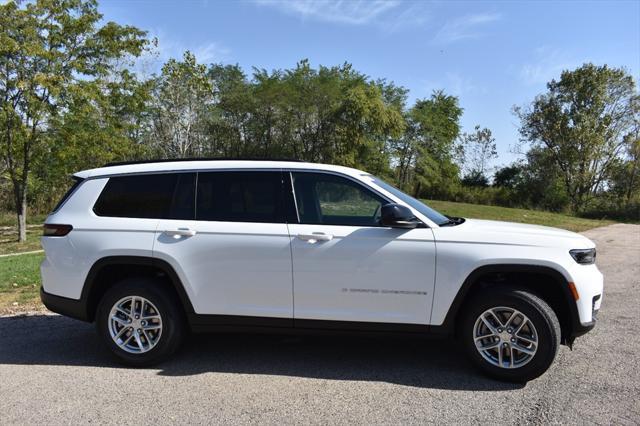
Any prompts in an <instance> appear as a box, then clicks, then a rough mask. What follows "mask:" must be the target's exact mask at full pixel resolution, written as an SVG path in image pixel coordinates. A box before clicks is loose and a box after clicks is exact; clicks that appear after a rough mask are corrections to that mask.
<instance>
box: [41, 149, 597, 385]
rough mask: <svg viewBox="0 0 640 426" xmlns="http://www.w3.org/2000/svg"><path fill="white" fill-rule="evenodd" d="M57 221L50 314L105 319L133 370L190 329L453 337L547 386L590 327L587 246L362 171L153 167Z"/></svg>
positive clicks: (104, 180)
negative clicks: (481, 216)
mask: <svg viewBox="0 0 640 426" xmlns="http://www.w3.org/2000/svg"><path fill="white" fill-rule="evenodd" d="M75 179H76V184H75V185H74V186H73V188H72V189H71V190H70V191H69V193H68V194H67V195H66V196H65V197H64V198H63V200H62V201H61V202H60V204H59V205H58V207H57V208H56V209H55V211H54V212H53V213H51V215H50V216H49V217H48V218H47V220H46V224H45V225H44V236H43V238H42V245H43V247H44V249H45V252H46V259H45V260H44V261H43V262H42V266H41V272H42V282H43V288H42V292H41V296H42V301H43V302H44V304H45V305H46V306H47V307H48V308H49V309H51V310H52V311H55V312H59V313H61V314H64V315H68V316H70V317H74V318H78V319H81V320H85V321H95V322H96V325H97V330H98V333H99V334H100V335H101V337H102V338H103V339H104V341H105V342H106V345H107V346H108V347H109V349H110V350H111V351H112V352H113V353H114V354H115V355H116V356H117V357H118V358H119V359H120V360H121V361H123V362H125V363H127V364H129V365H138V366H142V365H149V364H151V363H154V362H158V361H159V360H161V359H163V358H165V357H167V356H168V355H170V354H171V353H173V352H174V351H175V350H176V349H177V348H178V347H179V345H180V342H181V340H182V338H183V337H184V335H185V334H186V332H187V331H188V330H189V329H190V330H192V331H195V332H203V331H229V330H238V331H247V330H251V331H256V330H260V331H263V330H264V331H266V330H270V331H280V332H288V331H291V330H294V331H300V330H304V331H305V332H312V331H316V332H317V331H320V330H324V331H326V330H335V331H338V330H339V331H349V332H351V331H353V332H357V331H368V332H372V331H373V332H381V333H385V332H386V333H389V332H393V333H409V334H411V333H413V334H414V335H416V336H420V335H426V334H431V335H432V334H438V335H445V336H447V335H448V336H455V337H457V338H458V339H459V340H460V342H461V345H462V346H463V347H464V348H465V351H466V352H467V354H468V355H469V357H470V359H471V360H472V361H473V362H474V363H475V364H476V365H477V366H479V367H480V368H481V369H482V370H483V371H484V372H486V373H488V374H490V375H491V376H493V377H496V378H500V379H503V380H512V381H526V380H530V379H532V378H535V377H537V376H539V375H540V374H542V373H543V372H544V371H545V370H546V369H547V368H548V367H549V365H550V364H551V363H552V362H553V359H554V357H555V355H556V352H557V350H558V347H559V345H560V344H561V343H563V344H567V345H571V344H572V343H573V341H574V339H575V337H577V336H579V335H581V334H584V333H585V332H587V331H589V330H590V329H591V328H593V326H594V324H595V314H596V312H597V310H598V308H599V307H600V302H601V300H602V290H603V277H602V274H601V273H600V272H599V271H598V269H597V267H596V265H595V246H594V244H593V242H591V241H590V240H588V239H587V238H585V237H583V236H581V235H578V234H575V233H572V232H568V231H564V230H559V229H553V228H547V227H542V226H531V225H521V224H513V223H503V222H492V221H484V220H472V219H462V218H452V217H446V216H444V215H442V214H440V213H438V212H436V211H434V210H433V209H431V208H429V207H428V206H426V205H425V204H423V203H422V202H420V201H418V200H416V199H414V198H412V197H410V196H408V195H407V194H404V193H403V192H401V191H399V190H398V189H396V188H394V187H392V186H391V185H389V184H387V183H385V182H384V181H382V180H381V179H379V178H377V177H375V176H372V175H370V174H368V173H366V172H363V171H360V170H355V169H350V168H346V167H338V166H332V165H323V164H311V163H302V162H300V163H298V162H291V161H231V160H224V161H222V160H217V161H214V160H206V161H205V160H197V161H159V162H146V163H145V162H139V163H126V164H119V165H110V166H106V167H103V168H98V169H93V170H87V171H83V172H80V173H77V174H76V175H75Z"/></svg>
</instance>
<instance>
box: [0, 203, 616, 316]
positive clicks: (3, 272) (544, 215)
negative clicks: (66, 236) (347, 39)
mask: <svg viewBox="0 0 640 426" xmlns="http://www.w3.org/2000/svg"><path fill="white" fill-rule="evenodd" d="M427 204H429V205H430V206H431V207H433V208H435V209H436V210H438V211H440V212H442V213H445V214H448V215H450V216H461V217H467V218H476V219H491V220H504V221H509V222H522V223H533V224H538V225H547V226H554V227H557V228H564V229H568V230H571V231H576V232H580V231H584V230H587V229H591V228H596V227H599V226H606V225H610V224H612V223H614V222H612V221H608V220H593V219H583V218H579V217H574V216H569V215H564V214H557V213H550V212H543V211H536V210H525V209H510V208H505V207H496V206H483V205H477V204H465V203H454V202H450V201H436V200H433V201H427ZM326 207H328V208H329V210H331V208H330V207H331V206H326ZM339 213H341V214H347V213H353V212H350V211H349V212H344V211H341V212H339ZM42 221H44V216H32V217H31V219H30V220H29V223H30V224H31V225H33V226H31V227H30V228H29V229H28V232H27V242H26V243H18V242H16V237H17V234H16V231H15V223H16V222H15V218H14V217H13V216H11V215H9V214H0V254H7V253H19V252H25V251H32V250H39V249H40V248H41V247H40V233H41V231H40V227H39V225H40V224H41V223H42ZM9 227H11V228H13V229H11V228H9ZM43 257H44V255H43V254H42V253H35V254H25V255H20V256H13V257H4V258H0V314H3V313H12V312H24V311H28V310H34V309H42V305H41V303H40V300H39V295H38V292H39V291H40V269H39V266H40V262H41V261H42V259H43Z"/></svg>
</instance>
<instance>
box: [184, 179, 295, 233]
mask: <svg viewBox="0 0 640 426" xmlns="http://www.w3.org/2000/svg"><path fill="white" fill-rule="evenodd" d="M197 187H198V189H197V192H198V194H197V206H196V219H197V220H211V221H223V222H270V223H284V222H285V220H284V218H283V214H282V175H281V173H280V172H207V173H198V185H197Z"/></svg>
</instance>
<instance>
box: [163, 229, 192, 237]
mask: <svg viewBox="0 0 640 426" xmlns="http://www.w3.org/2000/svg"><path fill="white" fill-rule="evenodd" d="M164 234H165V235H168V236H170V237H173V238H180V237H193V236H194V235H196V230H195V229H189V228H178V229H167V230H165V231H164Z"/></svg>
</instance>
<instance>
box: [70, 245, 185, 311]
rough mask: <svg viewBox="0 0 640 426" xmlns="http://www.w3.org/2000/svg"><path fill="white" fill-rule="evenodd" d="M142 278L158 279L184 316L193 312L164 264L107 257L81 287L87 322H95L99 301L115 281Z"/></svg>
mask: <svg viewBox="0 0 640 426" xmlns="http://www.w3.org/2000/svg"><path fill="white" fill-rule="evenodd" d="M132 275H144V276H153V277H156V278H160V279H161V282H163V283H164V284H165V285H167V287H168V289H169V290H170V291H172V292H174V293H175V295H176V296H177V297H178V299H179V301H180V306H181V307H182V309H183V311H184V312H185V314H186V315H189V314H192V313H193V312H194V309H193V305H192V303H191V300H190V299H189V296H188V295H187V293H186V291H185V289H184V286H183V284H182V281H181V280H180V278H179V277H178V274H177V273H176V272H175V270H174V269H173V267H172V266H171V265H170V264H169V263H168V262H166V261H164V260H161V259H156V258H152V257H146V256H108V257H103V258H101V259H99V260H97V261H96V262H95V263H94V264H93V265H92V266H91V269H90V270H89V273H88V274H87V277H86V279H85V282H84V286H83V288H82V294H81V296H80V300H81V301H83V302H84V305H85V310H86V319H87V320H88V321H90V322H92V321H94V319H95V314H96V309H97V306H98V303H99V302H100V298H101V297H102V295H104V293H105V292H106V291H107V289H108V288H109V287H110V286H111V285H113V284H114V283H115V282H117V281H118V280H120V279H122V278H125V277H128V276H132Z"/></svg>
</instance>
